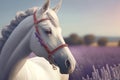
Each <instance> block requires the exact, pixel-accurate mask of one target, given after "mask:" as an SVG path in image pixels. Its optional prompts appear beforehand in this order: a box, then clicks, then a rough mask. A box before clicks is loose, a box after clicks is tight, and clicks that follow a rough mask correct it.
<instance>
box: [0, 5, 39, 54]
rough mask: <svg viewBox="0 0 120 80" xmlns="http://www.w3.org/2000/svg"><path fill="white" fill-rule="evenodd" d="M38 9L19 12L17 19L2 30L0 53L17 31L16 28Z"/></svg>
mask: <svg viewBox="0 0 120 80" xmlns="http://www.w3.org/2000/svg"><path fill="white" fill-rule="evenodd" d="M37 8H38V7H33V8H29V9H27V10H26V11H19V12H17V14H16V16H15V18H14V19H12V20H11V22H10V23H9V24H8V25H6V26H4V27H3V29H2V30H1V37H0V53H1V51H2V48H3V46H4V44H5V43H6V41H7V40H8V38H9V36H10V35H11V33H12V32H13V31H14V30H15V28H16V27H17V26H18V25H19V23H20V22H21V21H22V20H24V19H25V18H27V17H28V16H31V15H33V13H34V11H35V10H36V9H37Z"/></svg>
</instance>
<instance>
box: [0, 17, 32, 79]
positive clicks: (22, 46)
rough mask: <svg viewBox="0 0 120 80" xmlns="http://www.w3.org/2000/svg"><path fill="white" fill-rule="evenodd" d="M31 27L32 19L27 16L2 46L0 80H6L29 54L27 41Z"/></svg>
mask: <svg viewBox="0 0 120 80" xmlns="http://www.w3.org/2000/svg"><path fill="white" fill-rule="evenodd" d="M32 26H33V17H32V16H29V17H28V18H26V19H25V20H23V21H22V22H21V23H20V24H19V25H18V27H17V28H16V29H15V30H14V31H13V32H12V34H11V35H10V37H9V38H8V40H7V41H6V43H5V45H4V46H3V48H2V51H1V55H0V71H1V74H0V80H7V79H6V78H5V77H6V76H9V72H10V70H11V69H12V68H13V67H14V65H16V63H17V62H18V61H20V60H22V59H23V58H24V57H25V56H27V55H29V53H30V52H31V50H30V47H29V40H30V35H31V33H32V31H33V28H32ZM17 57H18V58H17ZM3 61H4V62H3Z"/></svg>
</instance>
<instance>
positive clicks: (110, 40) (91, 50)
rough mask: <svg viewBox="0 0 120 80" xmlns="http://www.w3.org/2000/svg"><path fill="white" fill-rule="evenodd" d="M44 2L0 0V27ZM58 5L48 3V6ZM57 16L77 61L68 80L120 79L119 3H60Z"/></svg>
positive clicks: (85, 0)
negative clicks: (20, 13) (21, 12)
mask: <svg viewBox="0 0 120 80" xmlns="http://www.w3.org/2000/svg"><path fill="white" fill-rule="evenodd" d="M44 1H45V0H1V1H0V19H1V20H0V28H2V27H4V25H6V24H9V23H10V21H11V20H12V19H13V18H14V17H15V15H16V13H17V12H18V11H25V10H27V9H28V8H31V7H34V6H41V5H42V4H43V3H44ZM58 2H59V0H51V7H54V6H55V5H56V3H58ZM58 17H59V19H60V25H61V27H62V31H63V32H62V33H63V36H64V39H65V41H66V43H67V44H69V47H70V49H71V51H72V53H73V55H74V57H75V59H76V61H77V67H76V69H75V71H74V73H73V74H71V75H70V80H81V79H82V80H120V65H119V64H120V59H119V58H120V31H119V30H120V0H63V4H62V7H61V9H60V11H59V12H58ZM83 77H84V78H83ZM89 78H91V79H89Z"/></svg>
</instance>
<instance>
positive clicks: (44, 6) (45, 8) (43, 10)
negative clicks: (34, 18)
mask: <svg viewBox="0 0 120 80" xmlns="http://www.w3.org/2000/svg"><path fill="white" fill-rule="evenodd" d="M49 5H50V0H47V1H46V2H45V4H44V5H43V6H42V8H41V13H42V14H43V13H45V12H46V11H47V10H48V8H49Z"/></svg>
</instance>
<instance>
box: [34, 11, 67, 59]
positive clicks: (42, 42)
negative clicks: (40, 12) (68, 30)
mask: <svg viewBox="0 0 120 80" xmlns="http://www.w3.org/2000/svg"><path fill="white" fill-rule="evenodd" d="M33 18H34V25H35V30H36V32H35V35H36V37H37V38H38V40H39V42H40V44H41V45H42V46H43V47H44V48H45V50H46V51H47V53H48V59H50V58H51V56H52V55H53V54H54V53H55V52H56V51H58V50H59V49H61V48H64V47H67V46H68V45H67V44H62V45H60V46H58V47H57V48H55V49H54V50H52V51H51V50H50V49H49V47H48V46H47V45H46V44H45V42H44V40H43V39H42V38H41V36H40V32H39V30H38V23H40V22H43V21H46V20H50V19H49V18H43V19H40V20H37V18H36V11H35V12H34V14H33Z"/></svg>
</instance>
